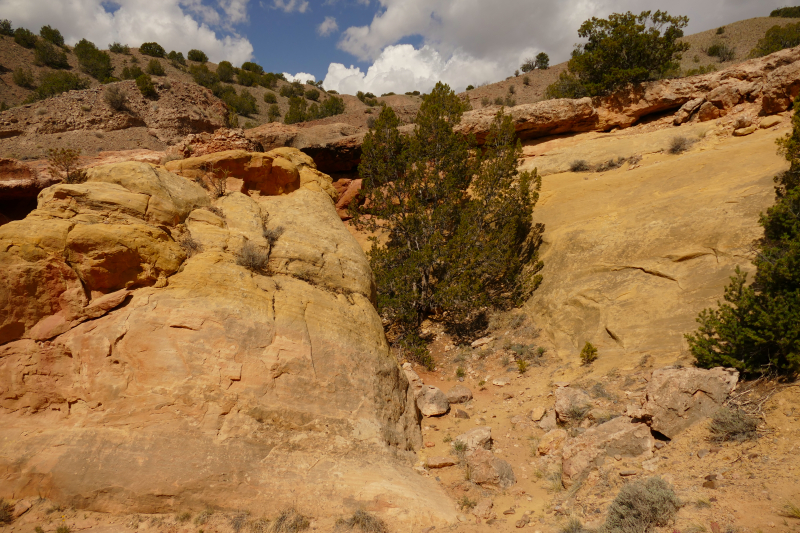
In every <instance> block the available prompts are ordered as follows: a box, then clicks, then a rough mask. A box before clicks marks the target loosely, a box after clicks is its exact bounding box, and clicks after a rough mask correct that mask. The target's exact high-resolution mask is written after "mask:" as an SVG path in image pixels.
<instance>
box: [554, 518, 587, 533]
mask: <svg viewBox="0 0 800 533" xmlns="http://www.w3.org/2000/svg"><path fill="white" fill-rule="evenodd" d="M559 531H560V533H583V532H584V531H586V530H585V529H583V523H582V522H581V521H580V520H579V519H577V518H575V517H572V518H570V519H569V520H568V521H567V523H566V524H564V525H563V526H562V527H561V529H560V530H559Z"/></svg>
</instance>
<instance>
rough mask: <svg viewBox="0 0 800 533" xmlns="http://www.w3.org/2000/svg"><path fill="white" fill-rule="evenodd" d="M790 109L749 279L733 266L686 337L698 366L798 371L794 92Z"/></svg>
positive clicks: (799, 247) (798, 105) (799, 149)
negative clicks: (783, 166)
mask: <svg viewBox="0 0 800 533" xmlns="http://www.w3.org/2000/svg"><path fill="white" fill-rule="evenodd" d="M794 112H795V114H794V117H793V118H792V124H793V129H792V132H791V133H790V134H788V135H787V136H786V137H784V138H782V139H778V141H777V142H778V146H779V152H780V153H781V154H783V155H784V157H786V160H787V161H789V163H790V166H789V169H788V170H787V171H785V172H783V173H781V174H780V175H778V176H776V177H775V182H776V183H777V187H775V193H776V203H775V205H774V206H772V207H770V208H769V209H768V210H767V212H766V213H764V214H762V215H761V217H760V219H759V223H760V224H761V226H762V227H763V228H764V236H763V237H762V238H761V239H759V240H758V241H756V249H757V253H756V257H755V260H754V261H753V263H754V264H755V267H756V273H755V275H754V276H753V283H752V284H751V285H747V275H746V274H745V273H744V272H742V271H741V270H740V269H739V268H738V267H737V268H736V273H735V274H734V276H732V277H731V282H730V284H729V285H728V286H727V287H726V288H725V295H724V299H725V303H718V307H717V308H716V309H705V310H704V311H702V312H701V313H700V315H699V316H698V318H697V322H698V323H699V324H700V326H699V328H698V330H697V331H696V332H695V333H694V334H690V335H687V336H686V339H687V340H688V342H689V347H690V349H691V351H692V354H693V355H694V357H695V359H696V361H697V364H698V366H703V367H712V366H732V367H735V368H737V369H739V370H741V371H743V372H745V373H748V374H759V373H766V372H780V373H784V374H789V375H791V374H797V373H798V372H800V96H799V97H798V98H797V99H796V100H795V103H794Z"/></svg>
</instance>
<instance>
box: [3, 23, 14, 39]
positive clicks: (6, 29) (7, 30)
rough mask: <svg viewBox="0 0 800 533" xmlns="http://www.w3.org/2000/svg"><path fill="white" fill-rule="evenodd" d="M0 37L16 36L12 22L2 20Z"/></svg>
mask: <svg viewBox="0 0 800 533" xmlns="http://www.w3.org/2000/svg"><path fill="white" fill-rule="evenodd" d="M0 35H5V36H7V37H13V36H14V29H13V28H12V27H11V21H10V20H8V19H3V20H0Z"/></svg>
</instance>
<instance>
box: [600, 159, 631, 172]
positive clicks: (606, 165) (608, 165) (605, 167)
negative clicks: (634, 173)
mask: <svg viewBox="0 0 800 533" xmlns="http://www.w3.org/2000/svg"><path fill="white" fill-rule="evenodd" d="M625 161H627V159H625V158H624V157H618V158H616V159H609V160H608V161H605V162H603V163H600V164H598V165H597V166H596V167H595V169H594V170H595V172H608V171H609V170H614V169H616V168H619V167H621V166H622V165H624V164H625Z"/></svg>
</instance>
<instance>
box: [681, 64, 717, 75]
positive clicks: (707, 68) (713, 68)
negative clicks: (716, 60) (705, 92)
mask: <svg viewBox="0 0 800 533" xmlns="http://www.w3.org/2000/svg"><path fill="white" fill-rule="evenodd" d="M716 71H717V67H716V65H707V66H699V67H697V68H690V69H689V70H687V71H686V72H685V74H684V75H685V76H697V75H699V74H708V73H709V72H716Z"/></svg>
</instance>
